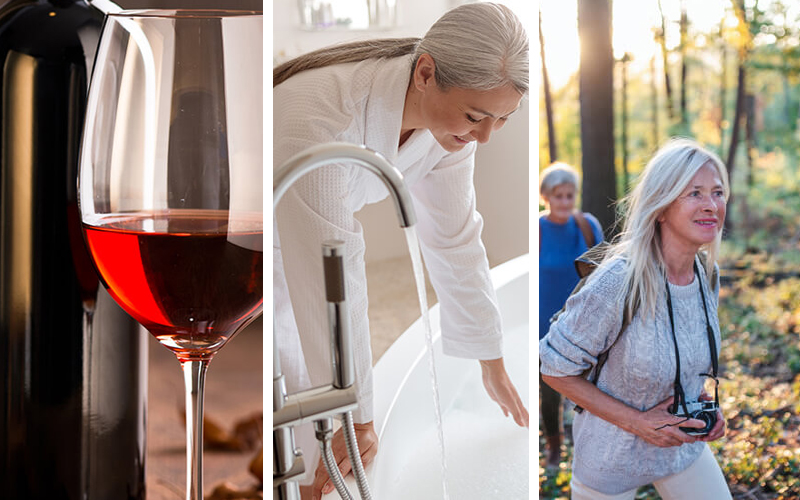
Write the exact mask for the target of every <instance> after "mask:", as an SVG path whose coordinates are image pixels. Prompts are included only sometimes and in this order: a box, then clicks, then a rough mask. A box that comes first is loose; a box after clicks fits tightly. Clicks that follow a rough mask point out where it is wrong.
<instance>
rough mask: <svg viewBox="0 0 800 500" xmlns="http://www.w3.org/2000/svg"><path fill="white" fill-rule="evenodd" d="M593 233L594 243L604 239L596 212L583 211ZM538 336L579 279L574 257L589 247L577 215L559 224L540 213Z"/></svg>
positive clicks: (544, 329)
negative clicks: (576, 218) (579, 225)
mask: <svg viewBox="0 0 800 500" xmlns="http://www.w3.org/2000/svg"><path fill="white" fill-rule="evenodd" d="M584 216H585V217H586V220H587V221H588V222H589V226H591V228H592V232H593V233H594V238H595V244H597V243H600V242H601V241H603V231H602V229H600V222H599V221H598V220H597V218H595V216H594V215H592V214H589V213H584ZM539 238H541V240H540V243H541V248H540V250H539V338H540V339H541V338H542V337H544V336H545V335H547V332H548V331H550V318H551V317H552V316H553V314H555V313H557V312H558V311H559V310H560V309H561V308H562V307H564V303H565V302H566V301H567V298H568V297H569V294H570V293H572V290H573V289H574V288H575V285H577V284H578V281H580V278H579V277H578V273H577V271H575V264H574V262H575V259H576V258H578V257H579V256H580V255H581V254H582V253H583V252H585V251H586V250H588V248H587V246H586V241H585V240H584V239H583V233H581V229H580V227H578V223H577V222H575V217H574V216H570V218H569V220H568V221H567V222H566V223H564V224H556V223H555V222H552V221H550V220H548V219H547V218H546V217H544V216H543V215H541V214H540V215H539Z"/></svg>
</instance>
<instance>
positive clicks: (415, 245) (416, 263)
mask: <svg viewBox="0 0 800 500" xmlns="http://www.w3.org/2000/svg"><path fill="white" fill-rule="evenodd" d="M403 230H404V231H405V233H406V241H407V242H408V252H409V254H410V255H411V264H412V266H413V268H414V279H415V281H416V283H417V294H418V296H419V308H420V312H421V313H422V323H423V324H424V325H425V343H426V345H427V347H428V367H429V370H430V373H431V385H432V387H433V409H434V413H435V414H436V429H437V431H438V432H437V436H438V438H439V451H440V453H441V457H442V493H443V496H442V498H443V499H444V500H449V498H450V497H449V496H448V494H447V463H446V461H445V453H444V430H443V427H442V409H441V406H440V404H439V382H438V379H437V378H436V364H435V363H434V359H433V330H432V329H431V320H430V318H429V317H428V297H427V293H426V291H425V273H424V271H423V269H422V254H421V253H420V249H419V238H418V237H417V230H416V228H415V227H414V226H411V227H406V228H404V229H403Z"/></svg>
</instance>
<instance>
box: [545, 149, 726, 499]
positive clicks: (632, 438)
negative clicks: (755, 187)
mask: <svg viewBox="0 0 800 500" xmlns="http://www.w3.org/2000/svg"><path fill="white" fill-rule="evenodd" d="M729 194H730V188H729V184H728V176H727V171H726V169H725V165H724V164H723V163H722V161H721V160H720V159H719V158H718V157H717V156H716V155H715V154H713V153H711V152H710V151H708V150H706V149H704V148H702V147H701V146H700V145H698V144H697V143H696V142H694V141H691V140H688V139H678V140H672V141H670V142H668V143H667V144H666V145H664V146H663V147H662V148H661V149H660V150H659V151H658V152H657V153H656V154H655V156H654V157H653V158H652V160H651V161H650V162H649V163H648V164H647V166H646V167H645V169H644V171H643V172H642V174H641V176H640V178H639V181H638V184H637V186H636V187H635V188H634V189H633V191H632V192H631V193H630V195H629V196H628V197H627V199H626V200H625V203H624V207H625V221H624V226H623V230H622V232H621V234H620V235H619V237H618V238H617V239H616V240H615V242H614V244H613V245H612V246H611V247H610V249H609V250H608V252H607V254H606V258H605V259H604V260H603V261H602V263H601V264H600V265H599V266H598V268H597V269H596V270H595V271H594V272H593V273H592V274H591V276H590V277H589V278H588V279H587V281H586V283H585V285H584V287H583V288H582V289H580V290H579V291H578V292H576V293H575V294H574V295H572V296H571V297H570V299H569V300H568V301H567V304H566V309H565V311H564V313H563V314H561V315H560V316H559V317H558V319H557V320H556V321H555V322H554V323H553V324H552V325H551V327H550V331H549V333H548V334H547V335H546V336H545V337H544V338H543V339H542V340H541V341H540V343H539V350H540V359H541V368H540V369H541V373H542V378H543V380H544V381H545V382H546V383H547V384H549V385H550V386H551V387H553V388H554V389H556V390H557V391H559V392H560V393H561V394H562V395H564V396H565V397H567V398H569V399H570V400H572V401H574V402H575V403H576V404H577V405H578V406H579V407H581V408H583V411H582V412H581V413H580V414H579V415H577V416H576V417H575V420H574V422H573V439H574V457H573V464H572V469H573V475H572V483H571V486H572V498H573V499H589V498H591V499H620V500H621V499H633V498H634V497H635V494H636V490H637V489H638V488H639V487H640V486H643V485H647V484H650V483H652V484H653V485H654V486H655V487H656V489H657V490H658V491H659V494H660V495H661V497H662V498H663V499H665V500H670V499H675V500H677V499H681V500H685V499H707V498H714V499H725V498H731V497H730V492H729V490H728V487H727V485H726V482H725V479H724V477H723V475H722V473H721V470H720V468H719V466H718V465H717V462H716V461H715V459H714V456H713V454H712V453H711V451H710V449H709V447H708V445H707V444H706V443H707V442H709V441H714V440H716V439H719V438H720V437H722V436H723V435H724V433H725V419H724V417H723V416H722V413H721V411H720V410H719V409H718V404H717V403H718V401H717V400H718V396H717V394H716V387H714V390H713V391H712V390H711V389H710V388H709V389H708V390H706V386H707V384H706V381H707V380H708V379H714V382H716V372H717V358H718V357H717V353H718V352H719V343H720V330H719V320H718V318H717V314H716V312H717V304H718V293H717V291H718V266H717V264H716V259H717V256H718V254H719V246H720V240H721V237H722V229H723V224H724V221H725V211H726V200H727V199H728V196H729ZM601 359H604V360H605V361H604V364H602V363H599V360H601ZM598 364H600V365H601V367H602V370H600V369H599V368H597V365H598ZM588 370H593V373H594V376H593V377H592V379H593V380H594V382H595V383H594V384H593V383H592V382H590V381H589V380H587V379H586V378H584V375H585V373H586V372H587V371H588ZM595 384H596V385H595ZM712 394H713V396H712Z"/></svg>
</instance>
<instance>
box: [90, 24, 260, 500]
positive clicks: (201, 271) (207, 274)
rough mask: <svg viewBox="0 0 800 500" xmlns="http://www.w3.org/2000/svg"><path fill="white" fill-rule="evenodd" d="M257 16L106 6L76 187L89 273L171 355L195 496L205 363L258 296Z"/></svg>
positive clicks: (198, 493)
mask: <svg viewBox="0 0 800 500" xmlns="http://www.w3.org/2000/svg"><path fill="white" fill-rule="evenodd" d="M262 32H263V28H262V16H261V13H256V12H243V11H208V10H169V11H166V10H147V11H144V10H143V11H122V12H119V13H114V14H110V15H109V16H108V19H107V21H106V24H105V26H104V28H103V32H102V34H101V37H100V44H99V47H98V52H97V59H96V62H95V68H94V73H93V75H92V80H91V83H90V88H89V98H88V106H87V112H86V122H85V128H84V137H83V143H82V149H81V160H80V172H79V179H78V197H79V205H80V211H81V222H82V227H83V231H84V236H85V238H86V241H87V244H88V247H89V251H90V253H91V255H92V259H93V262H94V265H95V267H96V269H97V271H98V273H99V275H100V279H101V281H102V283H103V285H105V287H106V288H107V289H108V291H109V292H110V293H111V295H112V296H113V297H114V299H115V300H116V301H117V302H118V303H119V304H120V306H122V307H123V308H124V309H125V310H126V311H127V312H128V313H129V314H130V315H131V316H133V317H134V318H135V319H136V320H137V321H139V322H140V323H141V324H142V325H143V326H144V327H145V328H146V329H147V330H148V331H149V332H150V333H151V334H153V335H154V336H155V337H156V338H157V339H158V341H159V342H161V343H162V344H163V345H164V346H166V347H167V348H168V349H171V350H172V351H173V352H174V353H175V355H176V356H177V357H178V360H179V361H180V364H181V366H182V368H183V372H184V381H185V385H186V429H187V436H186V448H187V481H186V498H187V499H190V500H201V499H202V498H203V479H202V456H203V441H202V439H203V438H202V436H203V432H202V425H203V385H204V380H205V373H206V369H207V367H208V363H209V362H210V361H211V359H212V358H213V357H214V355H215V354H216V352H217V351H218V350H219V349H220V348H221V347H222V346H223V345H224V344H225V343H226V342H227V341H228V340H230V339H231V338H232V337H233V336H234V335H235V334H236V333H237V332H238V331H240V330H241V329H242V328H244V327H245V326H246V325H247V324H248V323H249V322H250V321H252V320H253V319H255V318H256V316H257V315H258V314H260V313H261V311H262V308H263V300H264V299H263V254H264V250H263V199H262V198H263V189H262V186H263V180H262V143H263V137H262V113H263V112H262V79H263V77H262Z"/></svg>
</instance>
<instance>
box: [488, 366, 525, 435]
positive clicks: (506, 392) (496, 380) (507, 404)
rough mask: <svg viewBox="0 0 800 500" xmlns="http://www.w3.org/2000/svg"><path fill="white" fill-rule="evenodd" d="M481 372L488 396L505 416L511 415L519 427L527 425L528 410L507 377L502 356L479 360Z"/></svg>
mask: <svg viewBox="0 0 800 500" xmlns="http://www.w3.org/2000/svg"><path fill="white" fill-rule="evenodd" d="M480 363H481V372H482V373H483V386H484V387H485V388H486V392H487V393H489V397H490V398H492V399H493V400H494V401H495V402H496V403H497V404H498V405H500V409H501V410H503V414H504V415H505V416H509V415H511V416H512V417H513V418H514V422H516V423H517V425H519V426H520V427H528V425H529V420H530V417H529V416H528V410H526V409H525V406H524V405H523V404H522V400H521V399H520V397H519V394H518V393H517V389H516V388H515V387H514V384H513V383H511V379H509V378H508V373H506V367H505V365H504V364H503V358H497V359H490V360H481V362H480Z"/></svg>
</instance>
